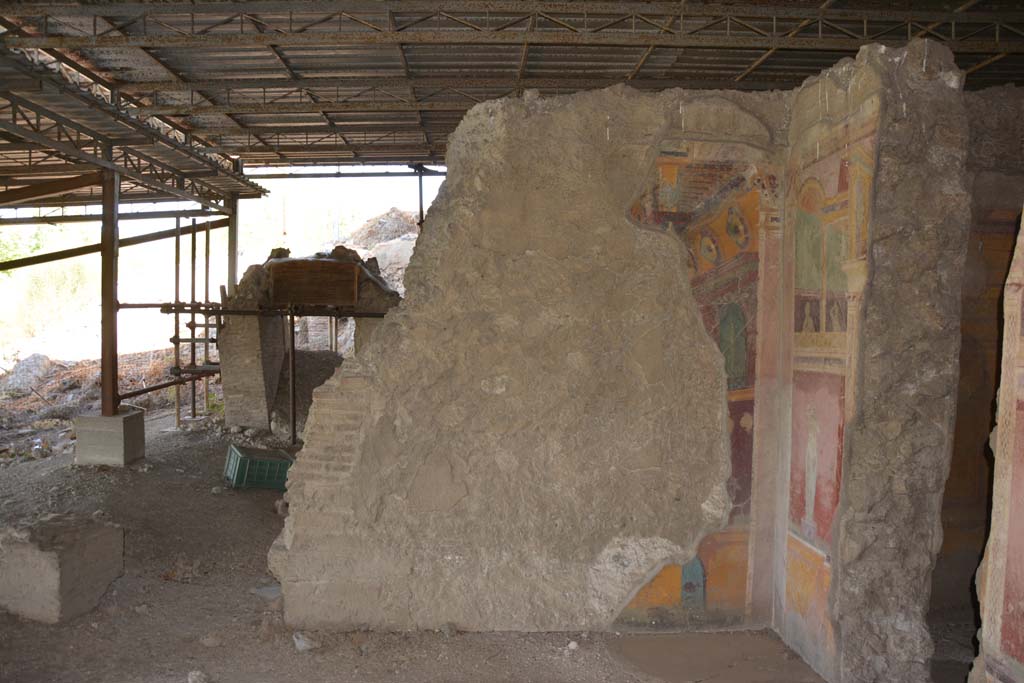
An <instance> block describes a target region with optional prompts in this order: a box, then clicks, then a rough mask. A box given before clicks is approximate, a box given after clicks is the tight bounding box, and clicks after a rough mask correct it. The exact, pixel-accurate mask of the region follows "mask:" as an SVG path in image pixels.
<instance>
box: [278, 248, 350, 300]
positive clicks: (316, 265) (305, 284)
mask: <svg viewBox="0 0 1024 683" xmlns="http://www.w3.org/2000/svg"><path fill="white" fill-rule="evenodd" d="M267 268H268V270H269V271H270V300H271V303H272V304H273V305H275V306H287V305H290V304H307V305H322V306H355V305H356V302H357V301H358V300H359V276H360V272H359V271H360V270H362V268H361V267H360V265H359V264H358V263H342V262H340V261H335V260H333V259H287V260H280V261H271V262H270V263H268V264H267Z"/></svg>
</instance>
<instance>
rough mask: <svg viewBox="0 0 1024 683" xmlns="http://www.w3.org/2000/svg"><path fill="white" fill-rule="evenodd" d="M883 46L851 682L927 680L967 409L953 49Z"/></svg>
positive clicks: (848, 648)
mask: <svg viewBox="0 0 1024 683" xmlns="http://www.w3.org/2000/svg"><path fill="white" fill-rule="evenodd" d="M875 54H877V58H876V59H877V61H876V63H877V64H878V66H877V67H876V72H877V73H878V74H879V78H880V82H881V85H882V87H883V88H884V92H885V93H886V98H885V100H884V102H883V105H882V108H881V116H880V123H879V126H878V131H879V132H878V143H877V144H878V152H877V168H876V172H875V200H874V202H873V205H872V209H871V215H870V224H869V230H868V251H867V253H868V278H867V283H866V286H865V289H864V296H863V303H862V306H863V313H862V319H861V325H862V327H861V334H860V344H861V353H860V359H859V361H858V365H857V367H856V368H854V370H853V371H852V372H851V376H853V377H855V378H856V381H857V382H858V383H859V386H858V388H857V390H856V392H855V395H854V400H855V401H856V408H855V412H854V413H853V419H852V420H851V421H850V422H849V423H848V427H847V428H848V438H847V442H846V446H847V448H846V456H845V457H844V460H843V475H842V490H841V492H840V497H839V507H838V510H837V512H836V525H835V531H834V533H835V534H837V535H838V539H837V543H836V546H835V547H836V551H835V568H834V576H835V579H834V581H835V585H834V588H833V593H832V600H831V601H832V610H833V613H834V615H835V618H836V622H837V625H838V640H839V647H840V651H839V671H840V676H841V680H842V681H843V682H844V683H847V682H862V681H863V682H868V681H871V682H875V681H877V682H881V681H894V680H898V681H908V682H917V681H921V682H922V683H923V682H925V681H929V680H930V676H929V658H930V656H931V654H932V649H933V648H932V641H931V637H930V635H929V633H928V629H927V626H926V623H925V613H926V610H927V606H928V598H929V593H930V589H931V572H932V569H933V567H934V564H935V557H936V555H937V553H938V551H939V547H940V546H941V543H942V527H941V519H940V511H941V505H942V493H943V488H944V485H945V481H946V477H947V475H948V472H949V462H950V457H951V452H952V443H953V425H954V419H955V410H956V396H957V390H956V389H957V382H958V356H959V351H960V294H961V290H962V281H963V272H964V260H965V256H966V246H967V231H968V228H969V225H970V194H969V190H970V186H969V182H968V181H969V178H968V173H967V169H966V157H967V141H968V130H967V119H966V115H965V110H964V105H963V96H962V93H961V92H960V86H961V82H962V75H961V73H960V72H959V70H958V69H957V68H956V66H955V65H954V63H953V59H952V55H951V54H950V53H949V52H948V51H947V50H945V49H944V48H942V47H940V46H937V45H935V44H933V43H930V42H926V41H916V42H914V43H911V45H910V46H909V47H908V48H907V49H906V50H905V51H900V52H898V53H895V54H893V53H892V51H884V50H878V51H877V52H876V53H875Z"/></svg>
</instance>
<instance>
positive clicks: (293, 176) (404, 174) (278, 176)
mask: <svg viewBox="0 0 1024 683" xmlns="http://www.w3.org/2000/svg"><path fill="white" fill-rule="evenodd" d="M446 175H448V172H447V171H433V170H430V169H427V170H426V171H424V172H423V173H417V172H416V171H379V172H372V171H364V172H353V173H346V172H344V171H337V172H336V173H251V174H249V177H250V178H258V179H262V180H297V179H300V178H416V177H418V176H423V177H430V176H441V177H444V176H446Z"/></svg>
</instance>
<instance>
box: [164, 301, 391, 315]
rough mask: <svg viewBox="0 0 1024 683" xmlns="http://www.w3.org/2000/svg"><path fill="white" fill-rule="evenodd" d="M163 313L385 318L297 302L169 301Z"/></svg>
mask: <svg viewBox="0 0 1024 683" xmlns="http://www.w3.org/2000/svg"><path fill="white" fill-rule="evenodd" d="M160 312H161V313H195V314H196V315H205V316H207V317H209V316H215V315H220V316H228V315H245V316H263V317H268V318H279V317H281V316H286V315H298V316H305V317H309V316H328V317H333V318H383V317H384V316H385V314H384V313H369V312H365V311H356V310H355V308H354V307H352V306H320V305H307V304H295V305H292V306H280V307H274V308H258V309H253V308H222V307H221V306H219V305H218V304H199V303H196V304H190V303H177V304H175V303H168V304H164V305H163V306H161V307H160Z"/></svg>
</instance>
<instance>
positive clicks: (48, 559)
mask: <svg viewBox="0 0 1024 683" xmlns="http://www.w3.org/2000/svg"><path fill="white" fill-rule="evenodd" d="M123 572H124V530H123V529H120V528H119V527H116V526H112V525H108V524H100V523H98V522H95V521H93V520H90V519H81V518H74V517H68V516H58V515H53V516H50V517H47V518H44V519H42V520H39V521H37V522H35V523H33V524H31V525H29V526H24V527H8V528H4V529H0V608H3V609H5V610H8V611H10V612H13V613H14V614H18V615H20V616H23V617H26V618H28V619H33V620H35V621H42V622H44V623H47V624H55V623H57V622H62V621H67V620H69V619H73V618H74V617H77V616H79V615H80V614H85V613H86V612H89V611H90V610H92V609H93V608H94V607H96V605H97V604H98V603H99V601H100V598H101V597H103V593H104V592H106V590H107V587H108V586H109V585H110V583H111V582H112V581H113V580H114V579H116V578H117V577H118V576H120V575H121V574H122V573H123Z"/></svg>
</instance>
